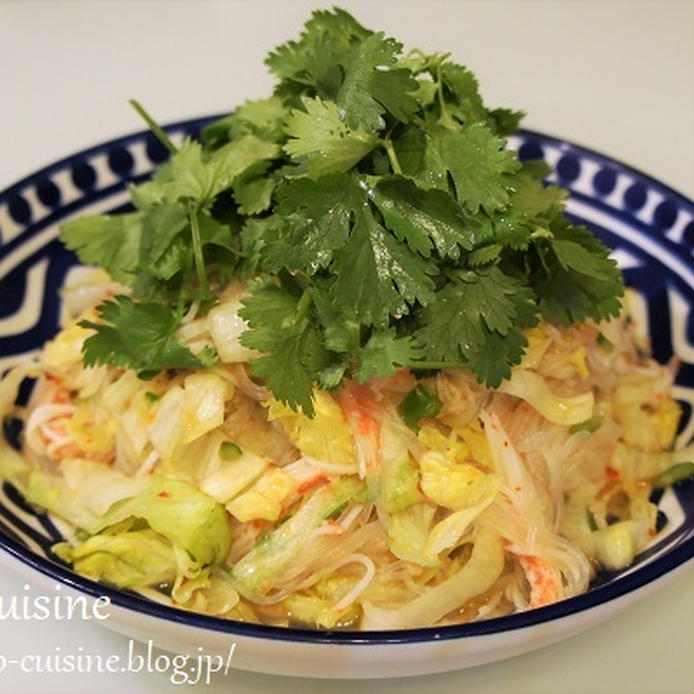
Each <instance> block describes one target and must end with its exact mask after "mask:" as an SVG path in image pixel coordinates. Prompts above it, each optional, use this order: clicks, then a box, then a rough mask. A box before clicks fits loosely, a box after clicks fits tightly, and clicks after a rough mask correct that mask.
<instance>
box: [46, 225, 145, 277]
mask: <svg viewBox="0 0 694 694" xmlns="http://www.w3.org/2000/svg"><path fill="white" fill-rule="evenodd" d="M141 237H142V214H141V213H140V212H131V213H129V214H121V215H114V216H111V215H96V216H85V217H78V218H77V219H71V220H70V221H69V222H65V224H63V225H62V227H61V229H60V240H61V241H62V242H63V243H64V244H65V245H66V246H67V247H68V248H69V249H70V250H71V251H75V252H76V253H77V256H78V257H79V259H80V260H81V261H82V262H83V263H86V264H88V265H100V266H101V267H102V268H104V270H106V272H108V274H109V275H111V277H113V279H114V280H116V281H118V282H124V283H126V284H127V283H129V282H131V281H132V279H133V273H134V272H135V270H136V269H137V265H138V262H139V255H140V239H141Z"/></svg>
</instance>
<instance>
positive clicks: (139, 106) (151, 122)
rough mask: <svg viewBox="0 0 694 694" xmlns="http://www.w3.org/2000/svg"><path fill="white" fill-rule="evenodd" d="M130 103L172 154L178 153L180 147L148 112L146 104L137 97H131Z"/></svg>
mask: <svg viewBox="0 0 694 694" xmlns="http://www.w3.org/2000/svg"><path fill="white" fill-rule="evenodd" d="M129 103H130V105H131V106H132V107H133V108H134V109H135V110H136V111H137V113H138V115H139V116H140V117H141V118H142V120H144V122H145V123H147V125H148V126H149V129H150V130H151V131H152V132H153V133H154V134H155V135H156V137H157V139H158V140H159V142H161V143H162V144H163V145H164V147H166V149H168V150H169V152H171V154H176V152H178V148H177V147H176V145H175V144H174V143H173V142H171V140H170V139H169V136H168V135H167V134H166V133H165V132H164V129H163V128H162V127H161V125H159V123H157V122H156V121H155V120H154V118H152V116H150V115H149V113H147V111H146V110H145V108H144V106H142V104H141V103H140V102H139V101H137V100H136V99H130V102H129Z"/></svg>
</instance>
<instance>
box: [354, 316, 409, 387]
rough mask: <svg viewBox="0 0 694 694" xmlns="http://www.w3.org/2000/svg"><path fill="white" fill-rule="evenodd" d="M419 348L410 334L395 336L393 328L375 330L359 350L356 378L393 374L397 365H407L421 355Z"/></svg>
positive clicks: (361, 379) (365, 378)
mask: <svg viewBox="0 0 694 694" xmlns="http://www.w3.org/2000/svg"><path fill="white" fill-rule="evenodd" d="M421 353H422V351H421V348H420V347H419V345H417V343H416V341H415V339H414V338H413V337H412V336H407V337H397V336H396V334H395V328H388V329H386V330H376V331H374V332H373V333H372V334H371V337H370V338H369V340H368V342H367V343H366V344H365V345H364V347H362V349H361V350H360V352H359V366H358V367H357V380H358V381H359V382H360V383H364V382H366V381H368V380H369V379H370V378H373V377H374V376H378V377H381V378H387V377H388V376H394V375H395V373H396V371H397V367H398V366H407V365H409V364H410V363H411V362H413V361H415V360H417V359H419V358H420V357H421Z"/></svg>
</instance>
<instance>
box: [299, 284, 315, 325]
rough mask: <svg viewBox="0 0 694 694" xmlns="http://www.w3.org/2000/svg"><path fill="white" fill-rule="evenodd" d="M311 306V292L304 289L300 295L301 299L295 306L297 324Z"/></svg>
mask: <svg viewBox="0 0 694 694" xmlns="http://www.w3.org/2000/svg"><path fill="white" fill-rule="evenodd" d="M310 305H311V290H310V289H309V288H308V287H306V289H304V291H303V294H302V295H301V298H300V299H299V303H298V304H297V305H296V321H297V323H298V322H299V321H301V320H302V319H303V318H304V317H305V316H306V313H307V312H308V308H309V306H310Z"/></svg>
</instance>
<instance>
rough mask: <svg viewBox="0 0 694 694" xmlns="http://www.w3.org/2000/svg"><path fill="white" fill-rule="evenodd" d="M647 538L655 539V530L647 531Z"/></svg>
mask: <svg viewBox="0 0 694 694" xmlns="http://www.w3.org/2000/svg"><path fill="white" fill-rule="evenodd" d="M648 537H655V528H649V529H648Z"/></svg>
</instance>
